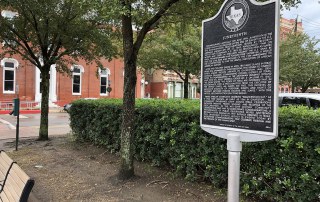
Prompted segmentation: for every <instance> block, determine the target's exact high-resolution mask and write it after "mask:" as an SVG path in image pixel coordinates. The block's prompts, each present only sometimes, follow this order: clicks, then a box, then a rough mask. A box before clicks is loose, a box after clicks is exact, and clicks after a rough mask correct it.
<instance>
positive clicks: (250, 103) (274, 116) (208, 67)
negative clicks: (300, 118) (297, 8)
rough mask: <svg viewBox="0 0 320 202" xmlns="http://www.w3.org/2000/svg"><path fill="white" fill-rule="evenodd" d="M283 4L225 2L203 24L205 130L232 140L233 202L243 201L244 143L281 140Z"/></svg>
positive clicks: (229, 142) (230, 187)
mask: <svg viewBox="0 0 320 202" xmlns="http://www.w3.org/2000/svg"><path fill="white" fill-rule="evenodd" d="M279 10H280V8H279V1H278V0H271V1H268V2H263V3H261V2H256V1H255V0H226V1H225V2H224V3H223V5H222V6H221V8H220V10H219V12H218V13H217V14H216V15H215V16H214V17H212V18H210V19H207V20H204V21H203V23H202V49H201V51H202V53H201V54H202V60H201V80H202V82H201V117H200V122H201V128H202V129H203V130H205V131H207V132H209V133H210V134H212V135H215V136H218V137H221V138H224V139H227V148H228V158H229V161H228V162H229V165H228V201H229V202H237V201H239V182H240V152H241V149H242V145H241V142H257V141H266V140H271V139H274V138H276V137H277V131H278V75H279V74H278V71H279V54H278V52H279V45H278V39H279Z"/></svg>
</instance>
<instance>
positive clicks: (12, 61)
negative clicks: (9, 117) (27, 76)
mask: <svg viewBox="0 0 320 202" xmlns="http://www.w3.org/2000/svg"><path fill="white" fill-rule="evenodd" d="M6 63H13V68H11V67H6V66H5V64H6ZM1 66H2V69H3V74H2V75H3V76H2V77H3V79H2V80H3V81H2V82H3V83H2V84H3V85H2V86H3V88H2V91H3V94H15V93H16V69H17V68H18V67H19V62H18V61H17V60H16V59H13V58H4V59H2V60H1ZM6 71H13V91H11V90H10V91H8V90H5V76H6V74H5V72H6Z"/></svg>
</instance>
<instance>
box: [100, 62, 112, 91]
mask: <svg viewBox="0 0 320 202" xmlns="http://www.w3.org/2000/svg"><path fill="white" fill-rule="evenodd" d="M104 70H105V74H103V70H102V69H101V68H99V75H100V89H99V92H100V95H101V96H109V92H108V91H107V88H108V87H109V76H110V69H109V68H104ZM101 78H106V92H105V93H101V86H102V85H101Z"/></svg>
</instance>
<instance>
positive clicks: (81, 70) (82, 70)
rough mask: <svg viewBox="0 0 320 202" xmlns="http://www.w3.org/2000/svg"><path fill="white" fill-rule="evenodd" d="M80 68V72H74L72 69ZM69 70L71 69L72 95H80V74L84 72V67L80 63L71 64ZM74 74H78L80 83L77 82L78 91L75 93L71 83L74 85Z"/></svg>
mask: <svg viewBox="0 0 320 202" xmlns="http://www.w3.org/2000/svg"><path fill="white" fill-rule="evenodd" d="M75 68H77V69H80V72H74V69H75ZM71 71H72V95H81V91H82V87H81V86H82V74H83V73H84V68H83V66H82V65H73V66H72V67H71ZM74 76H80V84H79V92H78V93H75V92H74V91H73V85H74Z"/></svg>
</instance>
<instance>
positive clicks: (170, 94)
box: [168, 81, 173, 98]
mask: <svg viewBox="0 0 320 202" xmlns="http://www.w3.org/2000/svg"><path fill="white" fill-rule="evenodd" d="M168 98H173V82H172V81H170V82H168Z"/></svg>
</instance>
